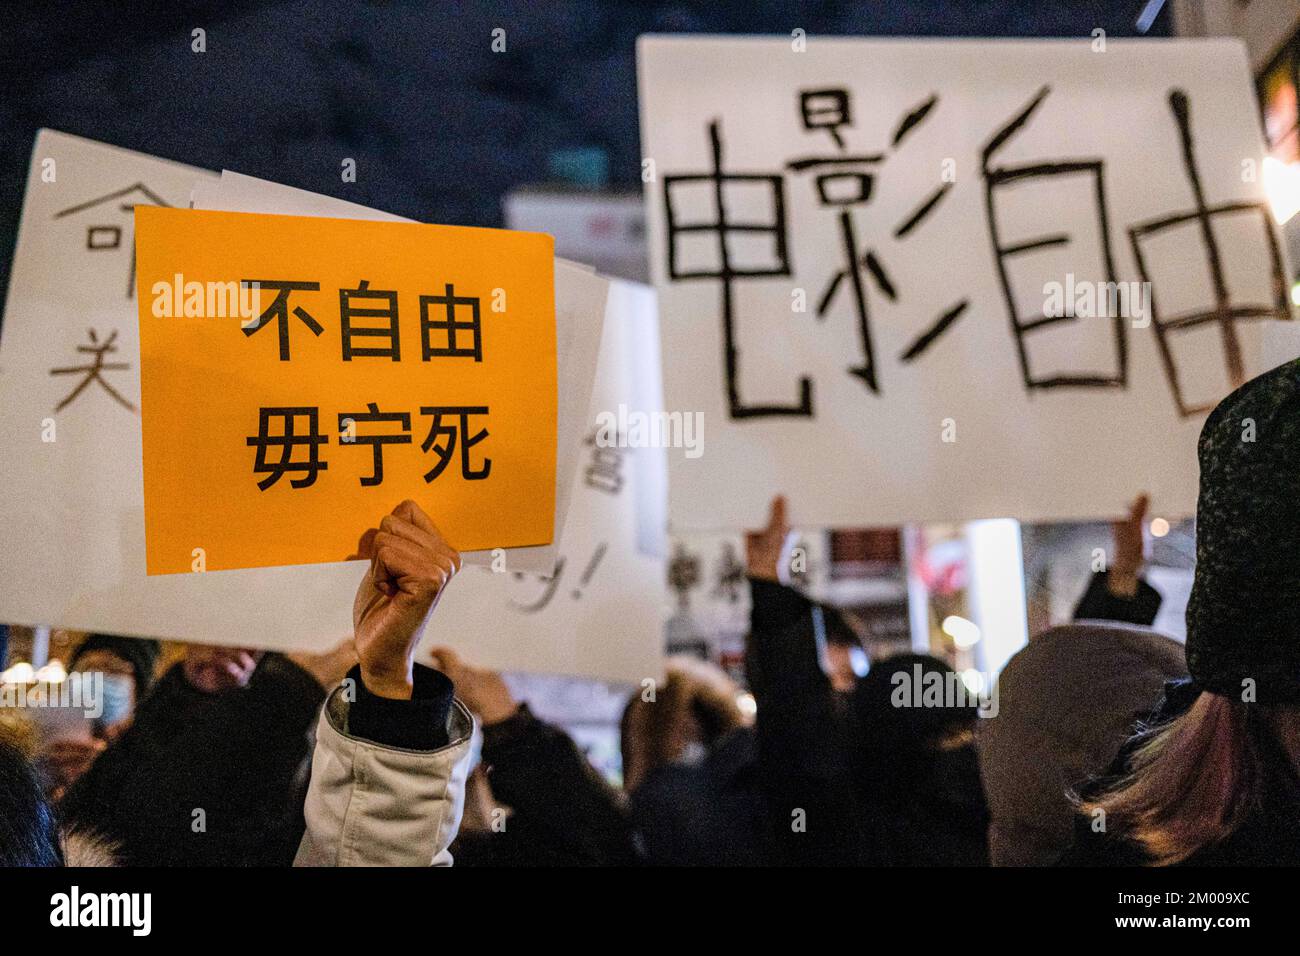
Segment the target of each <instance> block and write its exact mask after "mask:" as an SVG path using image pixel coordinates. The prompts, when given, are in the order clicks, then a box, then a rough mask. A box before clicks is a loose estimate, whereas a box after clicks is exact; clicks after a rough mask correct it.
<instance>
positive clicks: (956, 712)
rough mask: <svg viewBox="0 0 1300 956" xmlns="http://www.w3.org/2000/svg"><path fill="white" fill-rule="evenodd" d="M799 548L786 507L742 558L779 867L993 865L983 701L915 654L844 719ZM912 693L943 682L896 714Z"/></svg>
mask: <svg viewBox="0 0 1300 956" xmlns="http://www.w3.org/2000/svg"><path fill="white" fill-rule="evenodd" d="M792 540H793V539H792V536H791V532H790V526H789V524H788V523H787V520H786V513H785V500H784V498H781V497H777V498H776V499H775V500H774V501H773V502H772V508H771V514H770V517H769V519H768V525H767V527H766V528H765V529H764V530H763V531H761V532H757V533H752V534H750V535H749V536H748V537H747V549H746V550H747V559H748V560H747V564H748V576H749V581H750V591H751V598H752V610H751V622H750V639H749V647H748V655H747V667H748V672H749V683H750V687H751V689H752V690H753V692H754V697H755V700H756V702H757V705H758V722H757V731H758V750H759V767H760V771H761V778H762V780H763V782H764V786H765V789H766V793H767V809H768V811H769V813H770V816H771V822H772V829H771V836H772V838H773V840H774V845H775V851H774V853H775V859H776V860H777V861H778V862H782V863H796V864H813V865H817V864H868V865H891V864H894V865H984V864H986V863H987V862H988V847H987V834H986V830H987V825H988V813H987V809H986V807H985V803H984V795H983V790H982V788H981V784H980V779H979V769H978V760H977V757H976V753H975V748H974V739H973V732H972V731H973V725H974V723H975V721H976V719H977V704H976V702H975V700H974V695H972V694H969V693H968V692H966V691H964V690H962V689H961V687H960V684H961V682H960V679H959V678H958V676H957V675H956V674H955V673H954V672H953V671H952V668H950V667H948V666H947V665H946V664H945V663H943V662H942V661H939V660H937V659H936V658H932V657H928V656H925V655H910V654H909V655H901V656H899V657H895V658H889V659H886V660H883V661H879V662H876V663H874V664H873V665H872V667H871V670H870V671H868V673H867V675H866V676H865V677H863V678H860V679H859V680H858V681H857V684H856V686H855V687H854V689H853V690H852V692H851V693H850V695H849V702H848V706H847V707H843V706H840V705H839V704H838V703H837V695H836V693H835V691H834V690H833V688H832V686H831V683H830V681H829V679H828V678H827V675H826V672H825V669H824V668H823V666H822V664H821V661H820V659H819V651H818V647H819V640H818V635H819V634H824V632H825V621H824V614H825V609H823V608H821V607H820V606H818V605H816V604H814V603H813V602H812V601H810V600H809V599H808V598H806V597H805V596H803V595H802V594H800V593H799V592H798V591H796V590H794V589H793V588H791V587H789V586H787V584H786V581H787V579H788V571H789V569H790V567H791V551H790V548H791V544H792ZM915 681H921V682H923V683H929V682H931V681H935V682H937V683H938V684H939V686H941V687H943V688H945V693H944V694H943V695H942V697H941V699H940V700H939V701H937V702H936V703H935V705H934V706H930V705H929V704H928V703H927V704H926V705H925V706H912V705H911V703H910V702H911V701H914V700H915V699H916V698H915V695H913V694H911V693H907V694H903V697H904V698H906V700H907V702H908V703H906V704H904V705H900V703H899V701H900V699H902V698H900V696H899V695H900V693H902V691H904V690H906V689H907V687H909V686H910V684H911V683H912V682H915Z"/></svg>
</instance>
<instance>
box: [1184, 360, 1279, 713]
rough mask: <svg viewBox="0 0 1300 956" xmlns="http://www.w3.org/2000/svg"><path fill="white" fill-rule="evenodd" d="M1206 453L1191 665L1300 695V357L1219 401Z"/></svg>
mask: <svg viewBox="0 0 1300 956" xmlns="http://www.w3.org/2000/svg"><path fill="white" fill-rule="evenodd" d="M1198 457H1199V458H1200V463H1201V489H1200V497H1199V499H1198V501H1197V504H1196V580H1195V583H1194V584H1193V586H1192V595H1191V600H1190V601H1189V602H1188V605H1187V668H1188V670H1189V671H1190V672H1191V675H1192V677H1193V678H1195V680H1196V683H1197V684H1198V685H1199V686H1200V687H1201V688H1202V689H1203V690H1208V691H1213V692H1214V693H1216V694H1222V695H1223V696H1225V697H1231V698H1233V699H1235V700H1244V701H1247V702H1256V703H1261V704H1277V703H1283V702H1295V701H1300V359H1297V360H1296V361H1292V362H1288V363H1287V364H1285V365H1283V366H1281V367H1280V368H1276V369H1274V370H1273V371H1271V372H1268V373H1267V374H1265V375H1261V376H1259V377H1258V378H1256V379H1253V380H1251V381H1249V382H1247V383H1246V384H1245V385H1243V386H1241V388H1239V389H1237V390H1236V391H1235V392H1233V393H1232V394H1231V395H1229V396H1228V397H1227V398H1225V399H1224V400H1223V401H1222V402H1220V403H1219V405H1218V407H1217V408H1215V409H1214V411H1213V412H1211V413H1210V416H1209V417H1208V418H1207V419H1206V421H1205V426H1204V427H1203V428H1202V429H1201V439H1200V446H1199V451H1198Z"/></svg>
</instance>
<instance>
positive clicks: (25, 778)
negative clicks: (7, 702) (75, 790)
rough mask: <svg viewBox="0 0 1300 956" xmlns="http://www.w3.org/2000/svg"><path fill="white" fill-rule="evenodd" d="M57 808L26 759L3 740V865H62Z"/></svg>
mask: <svg viewBox="0 0 1300 956" xmlns="http://www.w3.org/2000/svg"><path fill="white" fill-rule="evenodd" d="M62 865H63V858H62V853H61V852H60V849H59V833H58V825H57V823H56V821H55V817H54V809H53V808H52V807H51V806H50V804H49V801H48V800H46V799H45V792H44V791H43V790H42V789H41V784H40V781H39V780H38V779H37V776H36V770H35V768H34V767H32V765H31V764H30V763H29V762H28V760H27V758H26V757H24V756H23V755H22V753H20V752H19V751H18V750H16V749H14V747H12V746H11V745H10V744H8V743H6V742H5V741H3V740H0V866H62Z"/></svg>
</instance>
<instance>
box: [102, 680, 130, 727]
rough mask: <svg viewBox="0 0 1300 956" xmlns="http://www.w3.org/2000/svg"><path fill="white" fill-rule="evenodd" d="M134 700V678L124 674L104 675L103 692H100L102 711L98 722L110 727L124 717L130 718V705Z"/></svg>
mask: <svg viewBox="0 0 1300 956" xmlns="http://www.w3.org/2000/svg"><path fill="white" fill-rule="evenodd" d="M134 698H135V678H133V677H128V676H127V675H126V674H105V675H104V685H103V690H101V691H100V703H101V705H102V711H101V713H100V715H99V721H100V723H101V724H103V725H104V726H111V725H112V724H115V723H117V722H118V721H119V720H122V719H123V718H125V717H129V716H131V705H132V703H133V700H134Z"/></svg>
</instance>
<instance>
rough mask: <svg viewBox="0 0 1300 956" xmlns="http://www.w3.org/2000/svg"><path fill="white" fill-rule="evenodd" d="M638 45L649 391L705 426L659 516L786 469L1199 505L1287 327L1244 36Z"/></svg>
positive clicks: (1119, 502)
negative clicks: (1222, 409) (656, 347)
mask: <svg viewBox="0 0 1300 956" xmlns="http://www.w3.org/2000/svg"><path fill="white" fill-rule="evenodd" d="M638 69H639V83H640V102H641V123H642V149H643V153H644V156H645V157H646V162H647V166H646V175H645V176H644V177H643V178H645V179H646V180H647V183H646V187H645V196H646V203H647V220H648V225H649V237H650V245H651V258H652V276H653V280H654V283H655V285H656V288H657V289H658V291H659V297H660V298H659V304H660V312H661V328H662V337H663V353H664V385H665V398H666V406H667V408H668V409H669V410H670V411H674V410H680V411H683V412H686V413H689V412H693V411H702V412H703V413H704V421H705V426H706V427H705V436H706V439H705V443H704V450H703V454H702V455H700V456H699V457H697V458H689V457H686V456H684V455H681V454H672V455H670V457H669V467H670V499H671V500H670V515H671V519H672V523H673V525H674V527H675V528H688V529H711V528H726V527H745V526H754V525H757V524H758V523H760V522H761V521H762V519H763V517H764V515H765V511H766V508H767V503H768V501H769V500H770V498H771V496H772V495H773V493H775V492H778V491H783V492H785V493H786V494H787V495H788V496H789V498H790V500H791V509H792V517H793V518H794V519H795V520H797V521H799V522H800V523H804V524H810V525H830V526H845V525H897V524H901V523H905V522H911V521H927V520H931V521H952V520H968V519H976V518H988V517H999V516H1011V517H1018V518H1022V519H1027V520H1038V521H1041V520H1069V519H1087V518H1097V517H1102V516H1114V515H1118V514H1120V513H1121V512H1122V510H1123V506H1124V504H1125V503H1126V502H1127V501H1128V500H1130V499H1131V498H1132V496H1133V495H1134V494H1135V493H1136V492H1137V491H1139V490H1142V489H1145V490H1147V491H1149V492H1150V493H1151V494H1152V496H1153V506H1154V507H1155V508H1157V509H1158V510H1160V511H1161V512H1163V513H1170V514H1172V513H1190V512H1191V511H1192V510H1193V509H1194V506H1195V501H1196V484H1197V465H1196V454H1195V449H1196V438H1197V434H1198V431H1199V429H1200V426H1201V423H1202V421H1203V419H1204V414H1205V410H1206V409H1207V408H1209V407H1212V406H1213V405H1214V404H1215V403H1216V402H1217V400H1218V399H1220V398H1221V397H1222V396H1223V395H1225V394H1226V393H1227V392H1228V391H1229V390H1230V389H1231V388H1232V387H1233V386H1234V385H1235V384H1237V383H1239V382H1240V381H1243V380H1245V379H1248V378H1250V377H1252V376H1253V375H1255V374H1258V373H1260V372H1262V371H1265V370H1267V369H1269V368H1272V367H1274V366H1276V365H1277V364H1279V363H1280V362H1282V361H1285V360H1286V359H1289V358H1292V357H1294V356H1295V355H1296V354H1297V353H1300V345H1298V344H1297V335H1296V333H1295V329H1294V326H1293V325H1291V324H1289V323H1287V324H1283V323H1281V322H1276V321H1273V320H1277V319H1283V318H1289V317H1290V305H1289V302H1288V298H1287V295H1288V287H1289V276H1290V272H1289V270H1288V268H1287V264H1286V261H1285V255H1284V250H1283V249H1282V247H1281V244H1280V243H1279V240H1278V235H1277V230H1276V228H1275V227H1274V224H1273V222H1272V219H1271V217H1270V216H1269V213H1268V209H1267V205H1266V204H1265V203H1264V201H1263V191H1262V186H1261V183H1260V168H1261V160H1262V155H1263V153H1262V135H1261V129H1260V123H1259V112H1258V109H1257V108H1256V105H1255V101H1254V92H1253V88H1252V85H1251V81H1250V73H1249V69H1248V67H1247V62H1246V58H1245V55H1244V51H1243V50H1242V48H1241V46H1240V44H1238V43H1235V42H1233V41H1194V42H1188V41H1179V42H1165V41H1128V40H1126V41H1109V42H1106V41H1105V40H1102V41H1101V43H1100V45H1099V44H1098V43H1097V42H1095V41H1092V40H1087V39H1085V40H1069V41H965V40H962V41H947V40H944V41H938V40H935V41H929V40H927V41H895V40H865V39H820V38H816V37H813V38H808V39H807V40H806V41H804V45H801V42H800V41H799V40H798V39H795V40H794V41H792V40H791V39H790V38H788V37H787V38H771V39H768V38H712V37H648V38H643V39H642V40H641V42H640V44H639V47H638ZM1147 293H1149V298H1147V297H1146V296H1147ZM1265 327H1268V328H1265ZM1274 327H1279V328H1281V329H1283V330H1285V332H1286V334H1284V335H1280V336H1279V335H1276V334H1275V333H1276V332H1277V328H1274ZM1266 332H1267V333H1268V334H1267V335H1266V334H1265V333H1266ZM1265 339H1267V340H1269V342H1271V343H1272V345H1273V346H1274V347H1271V348H1267V349H1266V348H1265V347H1264V346H1263V344H1262V343H1263V341H1264V340H1265Z"/></svg>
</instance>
